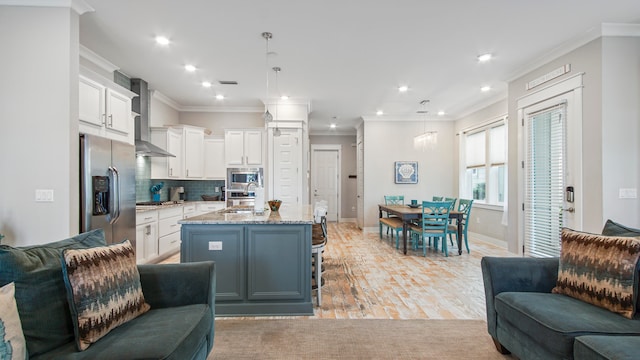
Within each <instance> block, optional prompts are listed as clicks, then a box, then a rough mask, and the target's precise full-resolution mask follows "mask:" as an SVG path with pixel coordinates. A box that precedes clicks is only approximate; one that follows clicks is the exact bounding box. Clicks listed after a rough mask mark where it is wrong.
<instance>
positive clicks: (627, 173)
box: [602, 37, 640, 228]
mask: <svg viewBox="0 0 640 360" xmlns="http://www.w3.org/2000/svg"><path fill="white" fill-rule="evenodd" d="M602 144H603V146H602V159H603V161H602V221H606V219H612V220H614V221H616V222H620V223H622V224H625V225H628V226H631V227H635V228H640V216H639V215H640V201H638V199H620V198H619V189H621V188H625V189H626V188H633V189H638V188H639V187H640V181H639V179H640V173H639V172H640V149H639V147H640V37H605V38H603V39H602Z"/></svg>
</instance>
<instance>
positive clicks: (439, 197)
mask: <svg viewBox="0 0 640 360" xmlns="http://www.w3.org/2000/svg"><path fill="white" fill-rule="evenodd" d="M431 200H432V201H443V200H444V198H443V197H442V196H434V197H432V198H431Z"/></svg>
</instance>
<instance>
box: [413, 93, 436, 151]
mask: <svg viewBox="0 0 640 360" xmlns="http://www.w3.org/2000/svg"><path fill="white" fill-rule="evenodd" d="M428 103H429V100H422V101H420V105H421V106H422V110H418V111H417V113H418V114H422V116H423V122H422V124H423V125H422V126H423V131H422V134H420V135H416V136H414V137H413V147H414V148H415V149H418V150H422V151H425V150H427V149H432V148H433V147H434V146H435V145H436V144H437V143H438V132H437V131H433V130H432V131H427V114H428V113H429V111H428V110H427V104H428Z"/></svg>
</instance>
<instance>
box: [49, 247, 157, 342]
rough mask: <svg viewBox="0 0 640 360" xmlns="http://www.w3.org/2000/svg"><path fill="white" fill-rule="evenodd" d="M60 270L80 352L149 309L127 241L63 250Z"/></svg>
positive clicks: (133, 254) (131, 250)
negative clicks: (61, 269)
mask: <svg viewBox="0 0 640 360" xmlns="http://www.w3.org/2000/svg"><path fill="white" fill-rule="evenodd" d="M62 268H63V273H64V280H65V285H66V287H67V296H68V298H69V307H70V309H71V316H72V321H73V327H74V333H75V339H76V346H77V347H78V350H80V351H82V350H86V349H87V348H88V347H89V346H90V345H91V344H93V343H94V342H96V341H98V340H99V339H100V338H102V337H103V336H105V335H106V334H107V333H109V331H111V330H112V329H114V328H116V327H118V326H120V325H122V324H124V323H126V322H127V321H129V320H132V319H134V318H136V317H138V316H139V315H141V314H144V313H145V312H147V311H148V310H149V308H150V307H149V305H148V304H147V303H146V302H145V299H144V295H143V294H142V287H141V285H140V275H139V273H138V267H137V266H136V256H135V252H134V250H133V247H132V246H131V243H130V242H129V240H125V241H124V242H122V243H120V244H117V245H111V246H103V247H95V248H89V249H67V250H65V251H64V252H63V264H62Z"/></svg>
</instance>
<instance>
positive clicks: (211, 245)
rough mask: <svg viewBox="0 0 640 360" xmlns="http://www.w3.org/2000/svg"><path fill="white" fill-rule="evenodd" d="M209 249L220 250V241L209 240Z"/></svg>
mask: <svg viewBox="0 0 640 360" xmlns="http://www.w3.org/2000/svg"><path fill="white" fill-rule="evenodd" d="M209 250H214V251H215V250H222V241H209Z"/></svg>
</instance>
